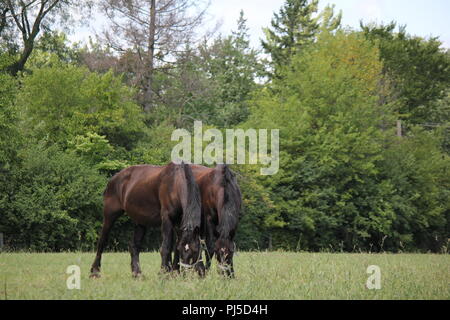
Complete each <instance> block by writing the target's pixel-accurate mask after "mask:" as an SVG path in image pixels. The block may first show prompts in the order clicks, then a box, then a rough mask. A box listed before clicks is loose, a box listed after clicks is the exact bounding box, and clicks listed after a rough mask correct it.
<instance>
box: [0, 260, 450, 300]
mask: <svg viewBox="0 0 450 320" xmlns="http://www.w3.org/2000/svg"><path fill="white" fill-rule="evenodd" d="M93 258H94V254H93V253H77V252H75V253H42V254H38V253H0V299H243V300H247V299H295V300H298V299H446V300H448V299H450V256H449V255H431V254H426V255H425V254H424V255H420V254H396V255H393V254H379V255H376V254H331V253H285V252H267V253H264V252H262V253H256V252H248V253H244V252H242V253H239V255H238V256H236V257H235V270H236V278H235V279H224V278H222V277H221V276H220V275H219V274H218V273H217V271H216V270H217V267H216V264H215V263H214V264H213V267H212V270H211V271H210V272H209V273H208V275H207V276H206V278H205V279H199V278H198V277H197V276H196V275H193V274H188V275H186V276H184V277H182V276H177V277H171V276H167V275H166V276H164V275H161V274H159V265H160V257H159V254H158V253H156V252H150V253H142V254H141V267H142V271H143V274H144V278H143V279H139V280H135V279H132V277H131V272H130V258H129V254H128V253H106V254H104V256H103V263H102V265H103V266H102V277H101V278H100V279H90V278H89V268H90V264H91V263H92V260H93ZM69 265H78V266H80V268H81V288H80V290H77V289H74V290H68V289H67V286H66V280H67V278H68V277H69V275H68V274H66V268H67V267H68V266H69ZM369 265H377V266H379V267H380V269H381V289H380V290H369V289H367V288H366V281H367V279H368V277H369V276H370V274H368V273H366V271H367V267H368V266H369Z"/></svg>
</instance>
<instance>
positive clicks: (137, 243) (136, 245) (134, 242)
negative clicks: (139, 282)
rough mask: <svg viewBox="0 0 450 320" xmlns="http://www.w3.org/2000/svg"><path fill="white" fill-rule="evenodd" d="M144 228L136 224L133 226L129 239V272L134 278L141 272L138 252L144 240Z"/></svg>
mask: <svg viewBox="0 0 450 320" xmlns="http://www.w3.org/2000/svg"><path fill="white" fill-rule="evenodd" d="M145 232H146V228H145V226H143V225H140V224H136V225H135V226H134V232H133V237H132V238H131V241H130V245H129V250H130V254H131V272H132V274H133V277H134V278H137V277H139V276H140V275H141V274H142V272H141V267H140V264H139V252H140V251H141V249H142V247H141V245H142V240H143V239H144V236H145Z"/></svg>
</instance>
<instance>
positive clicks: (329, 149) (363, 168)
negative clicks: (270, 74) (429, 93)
mask: <svg viewBox="0 0 450 320" xmlns="http://www.w3.org/2000/svg"><path fill="white" fill-rule="evenodd" d="M381 71H382V63H381V62H380V61H379V52H378V50H377V49H376V48H374V47H373V46H372V45H371V44H370V43H369V42H368V41H366V40H365V39H364V38H363V37H362V36H361V35H357V34H351V33H350V34H347V33H344V32H342V31H338V32H336V35H333V34H331V33H322V34H321V35H320V36H319V37H318V40H317V41H316V42H315V43H314V44H311V45H309V46H308V47H307V48H304V49H303V50H302V51H301V52H299V53H297V54H296V55H295V56H293V57H292V58H291V64H290V65H289V67H288V68H284V69H282V73H281V74H280V78H279V79H274V81H273V84H272V85H273V86H274V87H275V90H263V91H261V93H260V95H259V96H258V97H257V98H256V100H255V105H254V108H253V109H252V115H251V117H250V119H249V121H248V123H247V124H246V126H248V127H251V128H269V129H270V128H274V129H280V144H281V145H280V148H281V152H280V171H279V172H278V174H276V175H274V176H270V177H265V178H264V177H262V178H260V181H261V182H262V183H263V184H264V185H265V187H266V188H268V189H269V190H270V191H269V194H270V195H271V200H272V201H273V203H274V205H275V212H279V217H280V218H278V219H277V220H280V219H281V222H283V224H280V225H281V226H282V227H278V228H273V230H272V235H273V243H274V246H276V247H282V248H285V249H296V248H297V249H302V250H323V249H326V248H328V249H330V248H331V247H332V248H334V249H335V250H349V251H351V250H353V249H354V248H355V247H359V248H365V249H368V248H370V247H369V244H370V243H371V242H372V243H374V244H377V245H378V244H379V239H382V237H383V234H385V233H389V232H390V224H391V221H392V220H391V219H392V217H393V215H394V212H393V211H392V210H391V208H390V207H389V205H388V204H386V202H385V201H386V198H387V197H388V196H389V193H390V192H391V186H390V184H389V183H387V182H385V181H382V180H381V179H379V177H378V167H379V165H380V161H381V153H382V147H383V141H384V139H385V138H384V133H383V131H382V130H380V125H381V124H382V123H383V122H384V121H387V120H389V119H392V115H393V112H392V110H391V109H390V106H388V105H382V106H380V105H379V104H378V99H379V98H378V84H379V82H380V78H381ZM278 223H279V222H278Z"/></svg>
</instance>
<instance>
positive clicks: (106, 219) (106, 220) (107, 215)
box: [90, 208, 123, 278]
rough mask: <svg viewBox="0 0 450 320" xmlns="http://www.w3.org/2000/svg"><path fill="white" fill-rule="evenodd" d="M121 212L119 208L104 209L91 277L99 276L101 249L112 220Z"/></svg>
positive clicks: (112, 222) (112, 223) (106, 239)
mask: <svg viewBox="0 0 450 320" xmlns="http://www.w3.org/2000/svg"><path fill="white" fill-rule="evenodd" d="M122 213H123V210H121V209H119V210H116V211H109V210H108V209H107V208H105V209H104V214H103V227H102V231H101V232H100V238H99V239H98V243H97V255H96V256H95V260H94V263H93V264H92V267H91V275H90V277H91V278H98V277H100V267H101V260H102V253H103V250H104V249H105V247H106V244H107V242H108V236H109V233H110V231H111V228H112V226H113V225H114V222H116V220H117V218H118V217H120V216H121V215H122Z"/></svg>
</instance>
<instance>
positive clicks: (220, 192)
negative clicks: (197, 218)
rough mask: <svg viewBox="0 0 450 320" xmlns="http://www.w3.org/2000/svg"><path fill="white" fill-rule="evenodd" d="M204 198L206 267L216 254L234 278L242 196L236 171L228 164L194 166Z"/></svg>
mask: <svg viewBox="0 0 450 320" xmlns="http://www.w3.org/2000/svg"><path fill="white" fill-rule="evenodd" d="M191 168H192V172H193V173H194V177H195V180H196V182H197V184H198V186H199V187H200V193H201V199H202V217H203V219H202V228H201V234H202V235H201V237H202V238H204V239H206V249H207V252H206V268H209V267H210V265H211V259H212V257H213V255H214V254H215V255H216V258H217V261H218V263H219V268H220V269H221V271H222V273H223V274H225V275H227V276H230V277H234V268H233V255H234V251H235V249H236V248H235V244H234V236H235V234H236V230H237V227H238V223H239V219H240V216H241V207H242V198H241V191H240V189H239V185H238V183H237V180H236V176H235V174H234V173H233V172H232V171H231V170H230V168H229V167H228V166H227V165H224V164H220V165H217V166H216V167H215V168H208V167H204V166H200V165H191Z"/></svg>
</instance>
